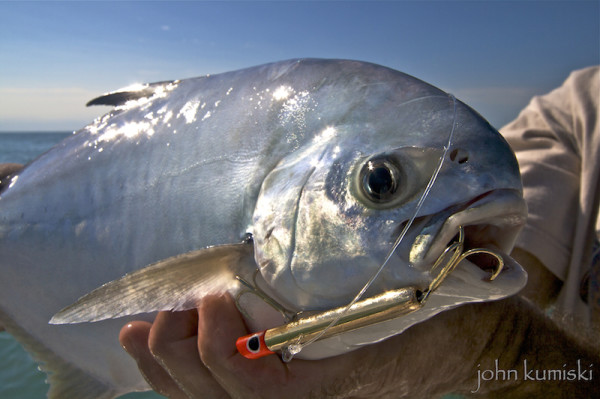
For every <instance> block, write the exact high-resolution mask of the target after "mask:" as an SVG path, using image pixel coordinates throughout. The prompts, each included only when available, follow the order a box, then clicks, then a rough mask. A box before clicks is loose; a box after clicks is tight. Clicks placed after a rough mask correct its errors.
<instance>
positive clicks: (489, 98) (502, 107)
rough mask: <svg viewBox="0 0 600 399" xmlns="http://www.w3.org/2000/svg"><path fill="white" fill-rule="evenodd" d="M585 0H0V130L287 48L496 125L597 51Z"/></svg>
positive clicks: (592, 59)
mask: <svg viewBox="0 0 600 399" xmlns="http://www.w3.org/2000/svg"><path fill="white" fill-rule="evenodd" d="M599 4H600V2H598V1H479V2H477V1H444V2H434V1H386V2H376V1H369V2H360V1H352V2H348V1H332V2H317V1H302V2H296V1H280V2H277V1H269V2H257V1H244V2H232V1H228V2H217V1H210V2H209V1H186V2H162V1H152V2H145V1H134V2H119V1H110V2H105V1H92V2H84V1H70V2H59V1H37V2H28V1H19V2H10V1H0V131H15V130H19V131H20V130H76V129H79V128H80V127H82V126H84V125H85V124H87V123H89V122H90V121H91V120H92V119H93V118H94V117H95V116H97V115H99V114H102V113H104V112H105V111H106V110H107V108H87V109H86V108H85V106H84V105H85V103H86V102H87V101H88V100H90V99H91V98H93V97H95V96H97V95H99V94H101V93H103V92H106V91H111V90H114V89H117V88H120V87H123V86H127V85H130V84H132V83H137V82H152V81H160V80H167V79H178V78H184V77H191V76H197V75H202V74H206V73H212V74H214V73H218V72H225V71H228V70H234V69H239V68H243V67H247V66H252V65H256V64H262V63H266V62H271V61H277V60H282V59H288V58H297V57H322V58H349V59H359V60H365V61H371V62H375V63H378V64H382V65H386V66H389V67H392V68H394V69H398V70H401V71H403V72H407V73H409V74H412V75H414V76H417V77H419V78H421V79H423V80H425V81H428V82H429V83H432V84H434V85H436V86H438V87H440V88H442V89H444V90H447V91H450V92H452V93H453V94H455V95H456V96H457V97H458V98H460V99H462V100H463V101H465V102H467V103H468V104H470V105H471V106H473V107H474V108H475V109H477V110H478V111H479V112H480V113H481V114H483V115H484V116H485V117H486V118H488V120H490V122H491V123H492V124H494V125H496V126H497V127H500V126H501V125H503V124H504V123H506V122H509V121H510V120H511V119H513V118H514V117H515V116H516V115H517V113H518V111H519V110H520V109H521V108H522V107H523V106H525V105H526V104H527V102H528V101H529V99H530V98H531V96H533V95H535V94H542V93H545V92H548V91H549V90H551V89H552V88H554V87H556V86H558V85H560V84H561V83H562V81H563V80H564V79H565V78H566V76H567V75H568V73H569V71H571V70H573V69H578V68H582V67H585V66H589V65H593V64H598V63H600V22H599V21H600V5H599Z"/></svg>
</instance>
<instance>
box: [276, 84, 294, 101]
mask: <svg viewBox="0 0 600 399" xmlns="http://www.w3.org/2000/svg"><path fill="white" fill-rule="evenodd" d="M292 92H293V89H292V88H291V87H289V86H279V87H278V88H277V90H275V91H274V92H273V99H274V100H275V101H282V100H285V99H287V98H288V97H289V96H290V95H291V94H292Z"/></svg>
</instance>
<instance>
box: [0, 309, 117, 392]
mask: <svg viewBox="0 0 600 399" xmlns="http://www.w3.org/2000/svg"><path fill="white" fill-rule="evenodd" d="M0 323H1V324H2V325H3V326H4V327H5V328H6V331H7V332H8V333H9V334H10V335H12V336H13V337H14V338H15V339H16V340H17V341H19V343H20V344H21V345H22V346H23V348H25V350H26V351H27V352H29V353H30V354H31V355H32V357H33V358H34V360H35V361H36V362H37V363H38V364H39V368H40V370H42V371H43V372H45V373H46V374H47V376H48V379H47V380H46V382H47V383H48V384H50V389H49V390H48V398H49V399H63V398H78V399H112V398H114V397H116V396H117V395H118V393H117V392H116V391H115V390H114V389H112V388H111V387H109V386H108V385H106V384H104V383H102V382H101V381H98V380H97V379H95V378H94V377H92V376H90V375H89V374H87V373H85V372H84V371H83V370H81V369H79V368H76V367H75V366H73V365H72V364H71V363H69V362H67V361H65V360H64V359H63V358H61V357H60V356H58V355H56V354H55V353H54V352H52V351H51V350H50V349H48V348H47V347H46V346H45V345H44V344H42V343H41V342H40V341H38V340H36V339H35V338H34V337H33V336H32V335H31V334H29V333H28V332H27V331H26V330H25V329H24V328H22V327H21V326H19V325H17V324H16V323H15V322H14V321H13V320H12V319H11V318H10V316H8V314H7V313H5V312H4V311H3V310H2V309H0Z"/></svg>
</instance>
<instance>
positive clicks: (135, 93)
mask: <svg viewBox="0 0 600 399" xmlns="http://www.w3.org/2000/svg"><path fill="white" fill-rule="evenodd" d="M175 83H177V81H176V80H173V81H163V82H156V83H146V84H142V85H140V84H137V85H133V86H128V87H124V88H122V89H119V90H116V91H113V92H110V93H106V94H103V95H101V96H100V97H96V98H94V99H93V100H91V101H89V102H88V103H87V104H86V106H87V107H90V106H92V105H112V106H115V107H118V106H119V105H123V104H125V103H126V102H127V101H132V100H139V99H141V98H147V97H152V96H153V95H154V94H155V93H157V92H158V91H160V90H164V89H165V88H167V86H169V85H173V84H175Z"/></svg>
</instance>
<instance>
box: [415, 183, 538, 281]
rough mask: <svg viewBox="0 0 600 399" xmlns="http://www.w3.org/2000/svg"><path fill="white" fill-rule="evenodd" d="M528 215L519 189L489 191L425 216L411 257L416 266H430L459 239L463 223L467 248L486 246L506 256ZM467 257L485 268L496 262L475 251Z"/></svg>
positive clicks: (490, 268) (492, 266)
mask: <svg viewBox="0 0 600 399" xmlns="http://www.w3.org/2000/svg"><path fill="white" fill-rule="evenodd" d="M526 219H527V206H526V204H525V201H524V200H523V197H522V194H521V192H520V191H518V190H511V189H500V190H494V191H489V192H486V193H484V194H482V195H480V196H478V197H475V198H473V199H472V200H470V201H468V202H467V203H463V204H460V205H456V206H452V207H450V208H447V209H445V210H444V211H441V212H439V213H436V214H435V215H429V216H425V217H422V218H421V220H420V221H419V223H418V227H417V228H418V229H419V233H418V235H417V236H416V237H415V239H414V241H413V244H412V246H411V248H410V253H409V260H410V262H411V264H412V265H413V266H414V267H416V268H417V269H420V270H425V269H429V268H430V267H431V265H432V264H434V263H435V262H436V260H437V259H438V258H439V257H440V256H441V255H442V254H443V253H444V251H445V250H446V248H448V246H449V245H450V244H451V243H452V242H455V241H456V236H457V233H458V231H459V229H460V228H461V227H462V228H463V229H464V252H466V251H468V250H470V249H475V248H485V249H489V250H492V251H494V252H496V253H499V254H501V255H502V257H503V258H504V259H506V258H507V257H508V255H506V253H508V252H510V251H511V250H512V247H513V245H514V243H515V240H516V238H517V235H518V234H519V232H520V230H521V228H522V227H523V225H524V224H525V221H526ZM466 260H468V261H469V262H470V263H471V264H473V265H474V266H477V267H478V268H479V269H481V270H482V271H485V272H490V271H491V270H492V269H493V268H494V267H496V266H497V260H496V259H495V258H494V257H493V256H489V255H482V254H479V255H478V254H475V255H471V256H469V257H468V259H466ZM508 261H509V263H510V260H508ZM462 263H464V262H462Z"/></svg>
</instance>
